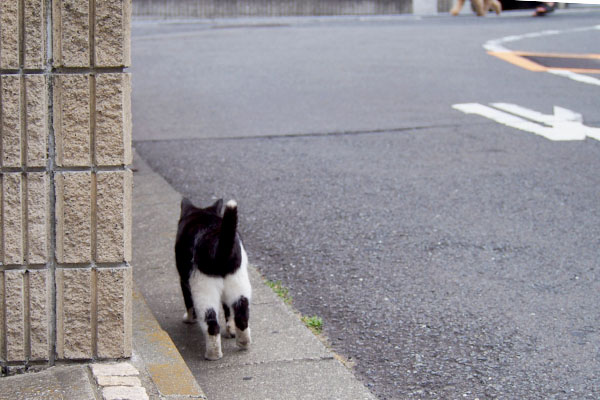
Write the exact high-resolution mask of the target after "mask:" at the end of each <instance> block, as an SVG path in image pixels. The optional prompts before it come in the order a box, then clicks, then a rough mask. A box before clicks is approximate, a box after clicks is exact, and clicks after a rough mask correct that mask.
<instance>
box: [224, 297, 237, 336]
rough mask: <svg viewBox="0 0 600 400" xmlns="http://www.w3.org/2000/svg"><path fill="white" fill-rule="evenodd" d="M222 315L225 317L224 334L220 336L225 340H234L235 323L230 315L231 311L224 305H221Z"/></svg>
mask: <svg viewBox="0 0 600 400" xmlns="http://www.w3.org/2000/svg"><path fill="white" fill-rule="evenodd" d="M223 315H224V317H225V332H223V334H222V336H223V337H226V338H234V337H235V322H234V318H233V315H231V309H230V308H229V306H228V305H227V304H225V303H223Z"/></svg>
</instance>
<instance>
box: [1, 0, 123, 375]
mask: <svg viewBox="0 0 600 400" xmlns="http://www.w3.org/2000/svg"><path fill="white" fill-rule="evenodd" d="M130 17H131V4H130V0H1V1H0V95H1V96H0V133H1V140H0V173H1V175H0V364H1V366H2V367H3V371H4V372H5V373H6V371H7V370H10V369H11V368H13V369H14V368H17V366H21V367H22V366H23V365H26V366H32V365H48V364H53V363H54V362H55V361H56V360H79V359H96V358H98V359H104V358H119V357H128V356H130V355H131V278H132V277H131V267H130V265H129V262H130V260H131V187H132V173H131V171H130V169H129V168H128V165H129V164H130V163H131V111H130V110H131V107H130V91H131V84H130V76H129V74H127V73H124V68H125V67H127V66H128V65H129V64H130V51H129V42H130V40H129V37H130Z"/></svg>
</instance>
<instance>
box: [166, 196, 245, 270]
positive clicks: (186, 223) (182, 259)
mask: <svg viewBox="0 0 600 400" xmlns="http://www.w3.org/2000/svg"><path fill="white" fill-rule="evenodd" d="M222 208H223V200H218V201H217V202H215V203H214V204H213V205H212V206H210V207H207V208H198V207H195V206H194V205H193V204H192V203H191V202H190V201H189V200H187V199H183V200H182V201H181V215H180V217H179V225H178V229H177V238H176V241H175V255H176V258H177V269H178V270H179V274H180V276H181V277H182V278H184V279H185V278H189V276H190V275H191V273H192V271H193V268H198V270H200V272H202V273H204V274H206V275H210V276H219V277H225V276H227V275H228V274H233V273H234V272H235V271H236V270H237V269H238V268H239V267H240V264H241V261H242V252H241V247H240V239H239V236H238V234H237V231H236V228H237V208H230V207H229V206H228V207H226V209H225V214H224V215H223V217H222V216H221V209H222Z"/></svg>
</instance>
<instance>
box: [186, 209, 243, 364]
mask: <svg viewBox="0 0 600 400" xmlns="http://www.w3.org/2000/svg"><path fill="white" fill-rule="evenodd" d="M222 208H223V200H218V201H217V202H215V203H214V204H213V205H212V206H210V207H207V208H198V207H195V206H194V205H193V204H192V203H191V202H190V201H189V200H188V199H185V198H184V199H183V200H182V201H181V215H180V217H179V226H178V229H177V239H176V241H175V259H176V262H177V270H178V271H179V277H180V280H181V290H182V292H183V300H184V301H185V307H186V310H187V311H186V313H185V315H184V316H183V321H184V322H187V323H194V322H196V321H198V322H199V323H200V327H201V328H202V332H203V333H204V337H205V339H206V352H205V354H204V357H205V358H207V359H208V360H218V359H220V358H221V357H223V352H222V351H221V327H220V326H219V320H218V314H219V311H220V309H221V307H223V313H224V315H225V321H226V328H225V332H224V336H225V335H227V336H230V337H233V336H235V338H236V344H237V346H238V347H239V348H240V349H247V348H248V346H249V345H250V342H251V339H250V328H249V327H248V318H249V316H250V300H251V297H252V289H251V287H250V280H249V279H248V257H247V255H246V251H245V250H244V246H243V245H242V241H241V240H240V237H239V234H238V233H237V222H238V217H237V203H236V202H235V201H234V200H230V201H228V202H227V204H226V205H225V211H224V212H223V213H221V209H222ZM232 313H233V315H232Z"/></svg>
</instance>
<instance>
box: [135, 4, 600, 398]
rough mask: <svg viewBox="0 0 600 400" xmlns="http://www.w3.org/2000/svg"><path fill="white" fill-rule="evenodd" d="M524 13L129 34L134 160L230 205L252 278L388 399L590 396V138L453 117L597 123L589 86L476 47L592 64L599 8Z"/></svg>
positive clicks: (597, 144) (596, 257) (163, 27)
mask: <svg viewBox="0 0 600 400" xmlns="http://www.w3.org/2000/svg"><path fill="white" fill-rule="evenodd" d="M528 13H529V12H527V13H524V12H516V13H505V14H504V15H503V16H502V17H500V18H497V17H493V16H490V17H489V18H475V17H469V16H461V17H458V18H450V17H446V16H441V17H429V18H428V17H425V18H414V17H410V16H405V17H392V18H362V19H361V18H320V19H302V18H299V19H298V18H296V19H276V20H238V21H235V20H230V21H212V22H196V23H152V22H136V23H134V29H133V62H134V66H133V68H132V72H133V74H134V75H133V76H134V79H133V82H134V92H133V112H134V141H135V143H134V146H135V148H136V150H137V151H138V154H139V155H140V156H142V157H143V158H144V159H145V160H146V161H147V162H148V163H149V164H150V166H151V167H153V168H154V169H155V170H156V171H158V172H159V173H160V174H162V175H163V176H164V177H166V179H167V180H168V181H169V182H170V183H171V184H172V185H173V186H174V187H175V188H176V189H177V190H178V191H180V192H181V193H183V194H185V195H187V196H189V197H190V198H192V199H193V200H194V201H196V202H198V203H201V204H207V203H209V202H212V201H213V199H214V198H217V197H219V198H220V197H224V198H226V199H227V198H235V199H237V200H238V203H239V205H240V213H241V222H240V224H241V231H242V234H243V237H244V241H245V244H246V247H247V249H248V253H249V258H250V262H251V263H253V264H255V265H257V266H258V267H259V269H260V270H261V271H262V272H263V273H264V274H265V275H266V276H267V277H268V278H269V279H271V280H281V281H282V282H283V284H284V285H285V286H287V287H288V288H289V289H290V294H291V296H292V298H293V304H294V306H295V307H296V308H297V309H298V310H300V311H301V312H302V313H303V314H306V315H318V316H320V317H322V318H323V321H324V329H325V333H326V335H327V336H328V338H329V340H330V342H331V345H332V347H333V348H334V349H335V350H336V351H337V352H339V353H340V354H342V355H343V356H345V357H347V358H348V359H350V360H351V361H353V362H354V363H355V371H356V374H357V376H358V377H359V378H360V379H361V380H362V381H363V382H364V383H365V384H366V385H367V386H368V387H369V388H370V389H371V390H372V391H373V392H374V393H375V394H376V395H378V396H379V397H380V398H383V399H404V398H421V399H436V398H448V399H450V398H467V399H475V398H479V399H484V398H506V399H514V398H527V399H538V398H539V399H550V398H557V399H563V398H569V399H571V398H572V399H597V398H600V378H599V377H600V312H599V311H598V304H600V271H599V267H600V172H599V171H600V141H597V140H594V139H591V138H587V139H586V140H582V141H565V142H556V141H550V140H547V139H545V138H543V137H541V136H537V135H534V134H532V133H528V132H525V131H521V130H517V129H514V128H510V127H507V126H504V125H501V124H499V123H496V122H494V121H491V120H489V119H486V118H483V117H481V116H477V115H468V114H464V113H462V112H460V111H458V110H456V109H453V108H452V105H454V104H457V103H472V102H475V103H481V104H489V103H493V102H506V103H512V104H517V105H520V106H522V107H527V108H529V109H532V110H536V111H539V112H542V113H545V114H552V108H553V106H561V107H564V108H567V109H570V110H573V111H576V112H578V113H581V114H582V115H583V121H584V123H585V124H586V125H588V126H595V127H600V86H597V85H594V84H586V83H582V82H577V81H574V80H571V79H568V78H565V77H561V76H556V75H553V74H549V73H546V72H531V71H527V70H525V69H523V68H520V67H518V66H515V65H512V64H510V63H508V62H505V61H502V60H500V59H498V58H496V57H492V56H490V55H488V54H486V52H485V50H484V48H483V45H484V44H485V43H486V42H489V41H491V40H495V39H500V38H506V37H508V36H512V37H513V38H512V39H510V38H509V39H507V40H504V41H503V42H501V43H503V44H504V46H505V47H506V48H508V49H510V50H522V51H535V52H553V53H600V45H599V43H600V29H580V28H586V27H593V26H595V25H598V24H599V23H600V11H597V10H596V11H589V10H588V11H586V12H582V11H580V10H579V11H577V12H560V11H559V12H556V13H555V14H554V15H552V16H551V17H547V18H530V17H529V16H528ZM548 30H553V31H555V32H550V33H548ZM535 32H546V33H544V34H541V35H530V36H515V35H524V34H528V33H535ZM496 43H498V42H496ZM587 76H591V77H593V76H594V75H592V74H589V75H587ZM595 77H596V78H600V77H599V76H598V75H595ZM182 304H183V303H182ZM182 310H183V305H182ZM166 318H167V320H169V321H172V323H173V324H176V323H180V322H179V316H167V317H166ZM169 318H171V319H169ZM186 361H187V362H193V360H186Z"/></svg>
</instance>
